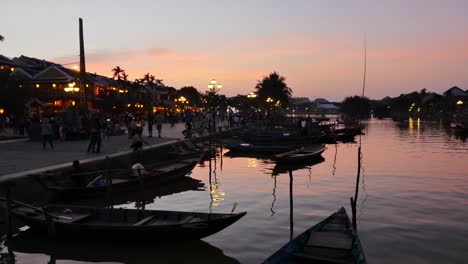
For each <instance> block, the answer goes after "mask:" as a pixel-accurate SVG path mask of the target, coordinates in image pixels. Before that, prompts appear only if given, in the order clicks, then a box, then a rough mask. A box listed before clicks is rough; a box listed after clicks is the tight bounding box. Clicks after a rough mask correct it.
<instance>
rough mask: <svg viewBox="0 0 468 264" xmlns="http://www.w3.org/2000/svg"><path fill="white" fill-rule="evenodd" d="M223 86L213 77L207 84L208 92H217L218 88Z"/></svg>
mask: <svg viewBox="0 0 468 264" xmlns="http://www.w3.org/2000/svg"><path fill="white" fill-rule="evenodd" d="M221 88H223V85H222V84H220V83H218V82H217V81H216V80H215V79H213V80H211V81H210V83H209V84H208V90H209V92H210V93H213V94H215V93H217V92H219V90H221Z"/></svg>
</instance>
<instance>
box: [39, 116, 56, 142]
mask: <svg viewBox="0 0 468 264" xmlns="http://www.w3.org/2000/svg"><path fill="white" fill-rule="evenodd" d="M41 134H42V149H45V147H46V143H47V142H49V145H50V148H51V149H54V143H53V142H52V141H53V136H54V131H53V129H52V125H51V124H50V122H49V119H48V118H44V119H43V120H42V123H41Z"/></svg>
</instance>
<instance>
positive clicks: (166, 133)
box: [0, 123, 185, 181]
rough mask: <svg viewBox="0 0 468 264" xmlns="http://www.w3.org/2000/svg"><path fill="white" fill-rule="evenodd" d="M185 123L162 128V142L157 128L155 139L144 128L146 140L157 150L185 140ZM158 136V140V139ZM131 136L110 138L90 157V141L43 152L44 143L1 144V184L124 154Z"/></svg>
mask: <svg viewBox="0 0 468 264" xmlns="http://www.w3.org/2000/svg"><path fill="white" fill-rule="evenodd" d="M184 129H185V123H177V124H176V125H175V126H174V127H171V126H170V124H163V128H162V133H161V138H158V131H157V130H156V129H155V128H154V130H153V137H148V130H147V127H145V128H144V131H143V136H144V139H145V140H146V141H147V142H148V143H149V144H150V145H151V146H146V145H144V148H148V147H154V146H158V145H164V144H172V143H175V142H177V141H180V140H182V139H183V134H182V131H183V130H184ZM155 135H156V136H155ZM129 142H130V140H129V138H128V135H127V134H125V135H120V136H110V137H109V138H107V137H105V138H103V139H102V144H101V152H100V153H98V154H95V153H87V148H88V144H89V141H88V140H78V141H60V140H55V141H54V149H50V146H49V145H47V146H46V149H45V150H43V149H42V142H38V141H29V140H28V139H16V140H6V141H0V181H8V180H12V179H16V178H21V177H22V176H23V175H27V174H30V173H34V172H38V171H40V170H44V169H53V168H58V167H60V166H71V163H72V161H73V160H80V162H86V161H89V160H95V159H100V158H102V159H103V158H105V156H110V155H118V154H124V153H125V152H130V151H132V150H131V149H130V144H129Z"/></svg>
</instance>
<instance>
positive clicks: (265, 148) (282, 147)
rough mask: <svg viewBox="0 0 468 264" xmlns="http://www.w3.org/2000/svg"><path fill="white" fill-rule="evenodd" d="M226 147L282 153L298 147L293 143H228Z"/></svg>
mask: <svg viewBox="0 0 468 264" xmlns="http://www.w3.org/2000/svg"><path fill="white" fill-rule="evenodd" d="M226 148H228V149H229V150H231V151H239V152H249V153H259V154H263V153H282V152H285V151H290V150H293V149H295V148H296V146H292V145H253V144H250V143H234V144H226Z"/></svg>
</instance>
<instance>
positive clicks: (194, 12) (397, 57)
mask: <svg viewBox="0 0 468 264" xmlns="http://www.w3.org/2000/svg"><path fill="white" fill-rule="evenodd" d="M1 7H2V8H1V9H2V15H1V16H0V25H2V26H1V27H0V35H3V36H4V37H5V41H4V42H2V43H0V54H2V55H5V56H7V57H10V58H12V57H16V56H20V55H22V54H23V55H26V56H31V57H36V58H41V59H46V60H50V61H55V62H59V63H74V62H78V61H79V58H78V55H79V44H78V18H79V17H81V18H83V20H84V34H85V49H86V62H87V66H86V67H87V71H89V72H96V73H98V74H102V75H106V76H111V75H112V72H111V69H112V68H114V67H115V66H116V65H119V66H120V67H122V68H123V69H124V70H126V72H127V73H128V74H129V75H130V76H129V78H130V79H131V80H134V79H135V78H140V77H142V76H143V74H145V73H147V72H149V73H151V74H153V75H155V76H156V77H157V78H160V79H163V80H164V83H165V84H166V85H168V86H173V87H175V88H180V87H182V86H187V85H192V86H195V87H196V88H197V89H198V90H200V91H205V90H206V89H207V88H206V87H207V84H208V82H209V81H210V80H211V79H213V78H215V79H217V80H218V81H219V82H221V83H222V84H223V86H224V87H223V89H222V92H221V93H223V94H226V95H227V96H233V95H237V94H247V93H249V92H251V91H253V90H254V87H255V84H256V83H257V80H260V79H261V78H262V77H263V76H265V75H267V74H269V73H270V72H272V71H277V72H278V73H279V74H281V75H283V76H285V77H286V82H287V84H288V86H289V87H291V88H292V89H293V96H295V97H308V98H310V99H312V100H313V99H314V98H318V97H323V98H327V99H329V100H337V101H340V100H342V99H343V98H344V97H346V96H350V95H355V94H360V92H361V86H362V78H363V62H364V55H363V54H364V51H363V50H364V38H366V39H367V52H368V56H367V67H368V68H367V81H368V82H367V88H366V89H367V90H366V95H367V96H368V97H370V98H373V99H381V98H382V97H384V96H386V95H389V96H398V95H399V94H401V93H408V92H411V91H415V90H421V89H422V88H427V89H428V90H429V91H434V92H439V93H441V92H444V91H445V90H447V89H448V88H450V87H452V86H455V85H457V86H459V87H461V88H462V89H464V90H466V89H468V15H467V14H468V1H466V0H459V1H457V0H445V1H442V0H437V1H436V0H392V1H390V0H389V1H375V0H362V1H360V0H359V1H358V0H356V1H346V0H341V1H339V0H323V1H318V0H291V1H284V0H283V1H277V0H250V1H247V0H238V1H234V0H218V1H215V0H211V1H208V0H197V1H193V0H185V1H182V0H172V1H155V0H153V1H150V0H149V1H139V0H137V1H119V0H113V1H104V0H100V1H95V0H82V1H63V0H62V1H51V0H43V1H32V0H31V1H25V0H24V1H22V0H17V1H4V2H3V3H2V4H1ZM71 65H72V64H71Z"/></svg>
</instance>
